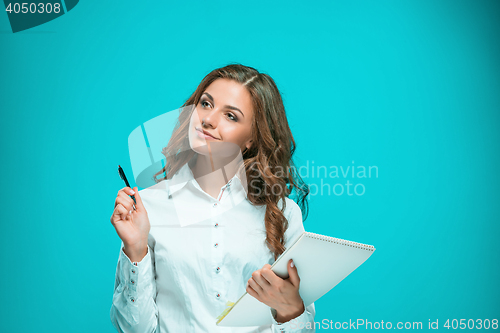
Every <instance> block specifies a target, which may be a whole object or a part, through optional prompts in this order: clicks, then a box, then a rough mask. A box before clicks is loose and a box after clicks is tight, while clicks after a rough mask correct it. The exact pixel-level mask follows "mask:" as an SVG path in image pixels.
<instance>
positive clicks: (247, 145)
mask: <svg viewBox="0 0 500 333" xmlns="http://www.w3.org/2000/svg"><path fill="white" fill-rule="evenodd" d="M245 147H247V149H250V148H251V147H252V140H248V141H247V143H245Z"/></svg>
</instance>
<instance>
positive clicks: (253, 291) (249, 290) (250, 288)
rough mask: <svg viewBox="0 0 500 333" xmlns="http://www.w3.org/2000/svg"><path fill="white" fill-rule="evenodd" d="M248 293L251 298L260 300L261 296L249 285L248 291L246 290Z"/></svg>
mask: <svg viewBox="0 0 500 333" xmlns="http://www.w3.org/2000/svg"><path fill="white" fill-rule="evenodd" d="M246 291H247V293H248V294H249V295H251V296H253V297H254V298H256V299H259V294H257V292H256V291H255V290H253V288H252V287H250V285H247V289H246Z"/></svg>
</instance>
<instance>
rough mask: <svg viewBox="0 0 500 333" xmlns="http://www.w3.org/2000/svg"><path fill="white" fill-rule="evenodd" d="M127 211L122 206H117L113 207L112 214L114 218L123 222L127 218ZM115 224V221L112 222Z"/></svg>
mask: <svg viewBox="0 0 500 333" xmlns="http://www.w3.org/2000/svg"><path fill="white" fill-rule="evenodd" d="M127 214H128V211H127V209H126V208H125V207H123V205H122V204H118V205H117V206H116V207H115V211H114V212H113V215H114V216H116V217H117V218H118V219H120V220H125V219H126V218H127ZM114 222H116V220H114Z"/></svg>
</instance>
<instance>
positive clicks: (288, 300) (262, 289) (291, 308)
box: [246, 259, 305, 323]
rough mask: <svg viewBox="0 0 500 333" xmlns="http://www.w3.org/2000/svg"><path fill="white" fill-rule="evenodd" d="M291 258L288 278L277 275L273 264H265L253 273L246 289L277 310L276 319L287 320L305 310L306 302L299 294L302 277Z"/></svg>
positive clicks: (279, 320) (282, 321) (281, 321)
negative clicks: (273, 269)
mask: <svg viewBox="0 0 500 333" xmlns="http://www.w3.org/2000/svg"><path fill="white" fill-rule="evenodd" d="M292 265H293V261H292V260H291V259H290V261H289V262H288V266H287V269H288V275H289V277H288V278H287V279H282V278H280V277H279V276H277V275H276V274H275V273H274V272H273V271H272V270H271V265H269V264H265V265H264V267H262V268H261V269H259V270H256V271H255V272H253V273H252V277H251V278H250V279H249V280H248V283H247V289H246V291H247V292H248V293H249V294H250V295H252V296H253V297H255V298H256V299H257V300H258V301H260V302H262V303H264V304H266V305H267V306H269V307H271V308H273V309H275V310H276V321H278V322H280V323H284V322H287V321H289V320H292V319H293V318H296V317H298V316H299V315H301V314H302V312H304V310H305V309H304V302H303V301H302V298H301V297H300V295H299V285H300V278H299V274H298V273H297V267H295V265H293V266H292Z"/></svg>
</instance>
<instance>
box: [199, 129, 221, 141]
mask: <svg viewBox="0 0 500 333" xmlns="http://www.w3.org/2000/svg"><path fill="white" fill-rule="evenodd" d="M195 129H196V134H198V136H199V137H201V138H204V139H213V140H219V139H218V138H216V137H214V136H213V135H211V134H210V133H208V132H206V131H203V130H202V129H201V128H198V127H195Z"/></svg>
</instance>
